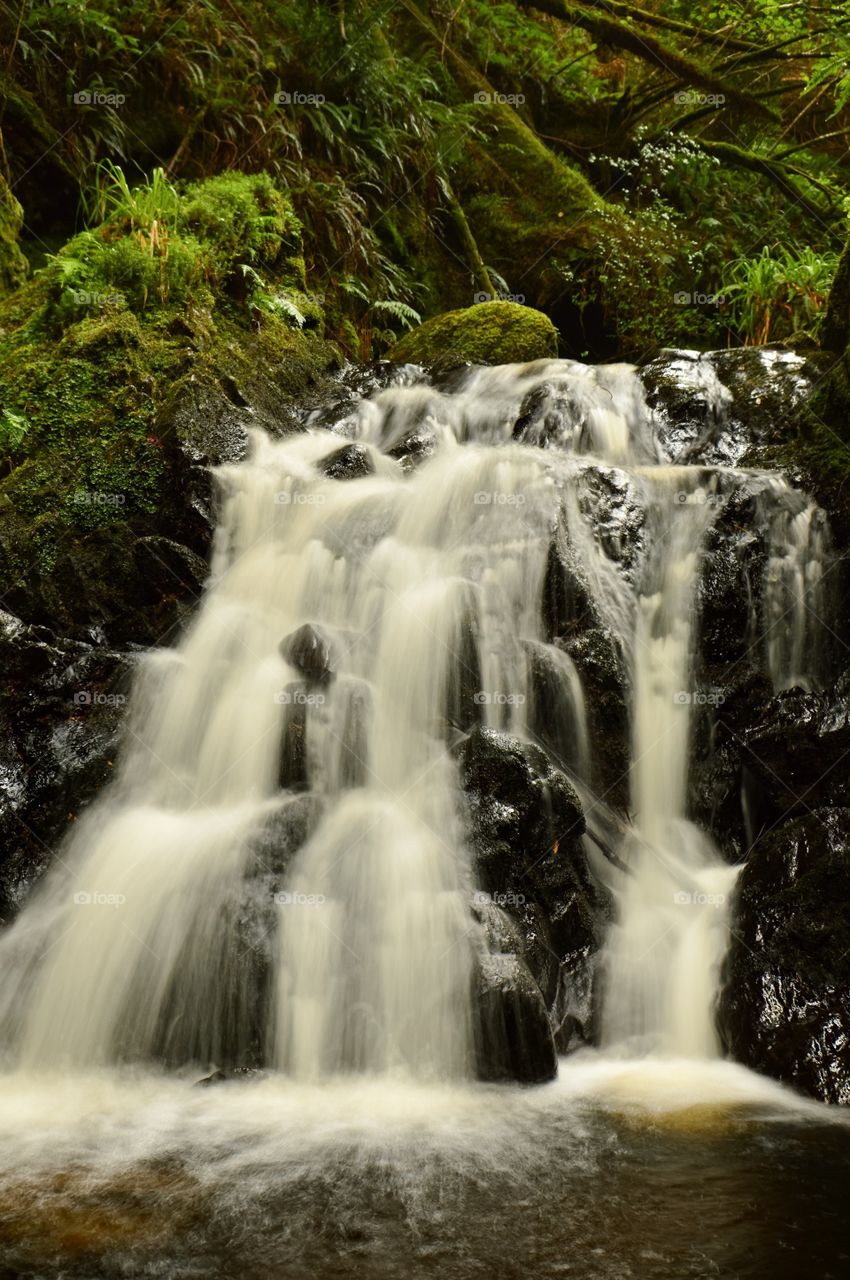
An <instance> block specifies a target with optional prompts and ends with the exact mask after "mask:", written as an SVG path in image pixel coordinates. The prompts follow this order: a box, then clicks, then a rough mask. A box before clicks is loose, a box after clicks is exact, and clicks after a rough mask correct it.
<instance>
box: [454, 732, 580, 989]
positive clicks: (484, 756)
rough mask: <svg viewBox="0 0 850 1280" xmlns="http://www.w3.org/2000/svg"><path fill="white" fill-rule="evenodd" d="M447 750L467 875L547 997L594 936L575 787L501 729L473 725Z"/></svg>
mask: <svg viewBox="0 0 850 1280" xmlns="http://www.w3.org/2000/svg"><path fill="white" fill-rule="evenodd" d="M455 750H456V753H457V757H458V761H459V770H460V780H461V783H462V785H463V788H464V791H465V794H466V800H467V810H468V837H469V842H470V846H471V849H472V852H473V874H474V877H475V880H476V883H477V884H478V885H479V886H480V887H481V890H482V891H483V892H484V893H485V894H486V895H488V896H489V898H490V899H491V901H492V903H493V904H494V905H495V906H497V907H499V908H501V909H503V910H504V912H505V913H506V914H507V915H508V916H509V917H510V919H511V920H512V922H513V924H514V926H515V928H516V929H517V930H518V934H519V936H520V938H521V939H522V944H521V953H522V957H523V960H524V962H525V963H526V965H527V966H528V968H529V970H530V971H531V973H532V975H533V977H534V980H535V982H536V983H537V985H538V987H539V988H540V990H542V991H543V992H544V994H545V996H546V1000H547V1001H548V1002H551V1000H552V999H554V996H555V993H556V990H557V983H558V969H559V966H560V964H561V963H562V961H563V960H564V958H565V957H566V956H568V955H570V954H572V953H574V952H575V951H577V950H580V949H582V948H585V947H586V948H590V949H595V948H596V946H597V945H598V942H597V933H598V929H597V926H598V921H599V916H600V908H601V903H600V896H599V890H598V888H597V887H596V885H595V884H594V883H593V881H592V880H591V877H590V873H589V871H588V867H587V861H586V858H585V853H584V847H583V844H582V841H581V836H582V834H583V832H584V815H583V813H582V808H581V803H580V801H579V798H578V795H577V794H576V792H575V789H574V788H573V786H572V784H571V783H570V782H569V780H568V779H567V778H566V777H565V775H564V774H563V773H561V772H560V771H559V770H558V769H556V768H555V767H554V766H553V764H552V763H551V761H550V760H549V758H548V757H547V755H546V753H545V752H544V751H543V750H541V749H540V748H539V747H537V746H534V745H533V744H530V743H525V742H521V741H519V740H518V739H516V738H512V737H509V736H508V735H507V734H503V733H498V732H496V731H494V730H492V729H484V728H477V729H475V730H474V731H473V732H472V733H470V734H469V735H468V737H467V738H466V739H465V740H464V741H463V742H462V743H461V744H460V745H459V746H458V747H457V748H456V749H455Z"/></svg>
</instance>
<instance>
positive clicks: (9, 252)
mask: <svg viewBox="0 0 850 1280" xmlns="http://www.w3.org/2000/svg"><path fill="white" fill-rule="evenodd" d="M23 219H24V211H23V209H22V208H21V206H20V205H19V204H18V201H17V200H16V199H15V197H14V196H13V195H12V192H11V191H10V190H9V184H8V183H7V182H6V179H5V178H4V177H3V176H2V174H0V294H2V293H9V292H10V290H12V289H17V288H18V286H19V285H21V284H23V282H24V280H25V279H26V275H27V262H26V258H25V257H24V255H23V254H22V253H21V250H20V248H19V246H18V236H19V235H20V234H21V226H22V224H23Z"/></svg>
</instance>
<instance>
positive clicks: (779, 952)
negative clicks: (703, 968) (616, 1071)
mask: <svg viewBox="0 0 850 1280" xmlns="http://www.w3.org/2000/svg"><path fill="white" fill-rule="evenodd" d="M848 848H850V808H838V809H826V810H824V809H821V810H815V811H813V812H811V813H805V814H801V815H800V816H799V817H797V818H795V819H794V820H793V821H792V822H789V823H786V824H785V825H784V826H782V827H781V828H780V829H779V830H776V831H772V832H769V833H768V834H766V835H764V836H763V837H762V838H761V839H760V840H759V841H758V843H757V845H756V847H755V848H754V849H753V851H752V853H751V854H750V858H749V860H748V862H747V863H746V865H745V866H744V868H743V870H742V872H741V878H740V882H739V885H738V890H737V893H736V898H735V902H734V905H733V920H732V939H731V945H730V948H729V953H728V955H727V957H726V961H725V964H724V967H723V984H722V992H721V997H720V1006H719V1016H718V1021H719V1026H720V1031H721V1036H722V1039H723V1043H724V1046H725V1048H726V1051H727V1052H728V1053H729V1054H730V1055H731V1056H732V1057H734V1058H735V1059H737V1060H738V1061H739V1062H743V1063H744V1064H745V1065H746V1066H749V1067H751V1068H753V1069H754V1070H756V1071H761V1072H764V1073H765V1074H767V1075H770V1076H773V1077H774V1078H775V1079H777V1080H782V1081H784V1082H785V1083H787V1084H790V1085H793V1086H794V1088H796V1089H799V1090H801V1091H802V1092H803V1093H807V1094H810V1095H811V1096H812V1097H816V1098H820V1099H822V1100H823V1101H824V1102H840V1103H845V1104H846V1103H850V857H848Z"/></svg>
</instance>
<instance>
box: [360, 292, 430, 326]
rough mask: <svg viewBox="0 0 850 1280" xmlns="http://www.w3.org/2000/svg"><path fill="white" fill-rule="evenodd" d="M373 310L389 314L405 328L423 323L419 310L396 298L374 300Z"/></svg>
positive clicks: (380, 313) (376, 312)
mask: <svg viewBox="0 0 850 1280" xmlns="http://www.w3.org/2000/svg"><path fill="white" fill-rule="evenodd" d="M371 311H372V312H373V313H374V314H375V315H382V316H389V317H390V318H391V319H393V320H397V321H398V323H399V324H400V325H402V326H403V327H404V328H405V329H412V328H413V326H414V325H417V324H421V323H422V317H421V315H420V314H419V312H418V311H416V310H414V308H413V307H409V306H408V305H407V303H406V302H398V301H396V299H394V298H382V299H381V300H380V301H379V302H373V303H372V306H371Z"/></svg>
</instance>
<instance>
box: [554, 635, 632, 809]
mask: <svg viewBox="0 0 850 1280" xmlns="http://www.w3.org/2000/svg"><path fill="white" fill-rule="evenodd" d="M562 643H563V647H564V650H565V652H566V653H568V654H569V656H570V658H571V659H572V661H573V663H574V665H575V668H576V670H577V672H578V674H579V677H580V679H581V684H582V688H583V690H584V702H585V708H586V711H587V728H588V737H589V739H590V741H591V743H592V744H593V750H592V752H591V764H592V767H593V777H592V778H591V784H592V785H593V787H594V788H595V789H596V791H597V792H598V793H599V794H600V795H603V796H605V798H606V801H607V803H608V805H609V806H611V807H613V808H616V809H619V810H621V811H623V812H627V811H628V804H629V796H628V789H629V788H628V780H629V754H630V742H629V738H630V726H629V710H628V683H627V674H626V668H625V663H624V661H623V655H622V652H621V650H620V647H619V645H618V644H617V642H616V640H615V639H614V637H613V635H612V634H611V632H610V631H608V630H607V628H605V627H593V628H591V629H590V630H588V631H585V632H584V633H583V634H581V635H579V636H576V637H573V638H569V639H566V640H564V641H562Z"/></svg>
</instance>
